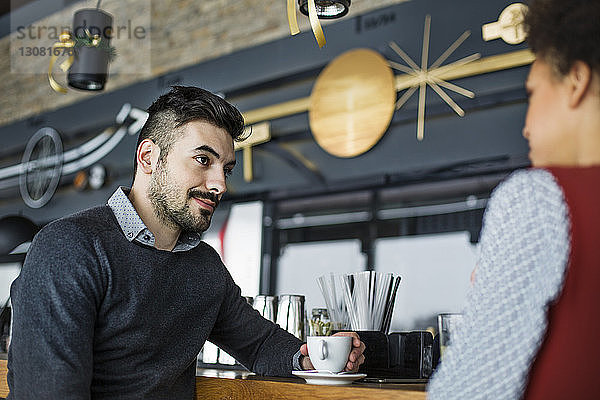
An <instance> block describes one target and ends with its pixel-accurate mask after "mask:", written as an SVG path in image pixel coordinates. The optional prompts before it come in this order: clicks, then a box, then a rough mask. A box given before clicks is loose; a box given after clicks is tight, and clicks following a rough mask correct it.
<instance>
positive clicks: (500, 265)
mask: <svg viewBox="0 0 600 400" xmlns="http://www.w3.org/2000/svg"><path fill="white" fill-rule="evenodd" d="M599 20H600V2H599V1H597V0H594V1H591V0H570V1H562V0H535V1H532V3H531V5H530V8H529V12H528V14H527V17H526V25H527V28H528V32H529V36H528V41H529V44H530V47H531V49H532V51H533V52H534V53H535V54H536V61H535V62H534V63H533V65H532V67H531V70H530V73H529V77H528V79H527V83H526V88H527V92H528V94H529V109H528V111H527V117H526V120H525V126H524V128H523V135H524V136H525V138H526V139H527V140H528V141H529V146H530V149H531V150H530V153H529V156H530V159H531V163H532V165H533V167H534V168H532V169H530V170H526V171H519V172H517V173H515V174H513V175H512V176H511V177H510V178H509V179H508V180H507V181H506V182H504V183H502V184H501V185H500V186H499V187H498V188H497V189H496V190H495V192H494V194H493V196H492V198H491V199H490V202H489V205H488V208H487V210H486V215H485V218H484V225H483V231H482V236H481V242H480V249H479V252H480V255H479V260H478V268H477V271H476V273H475V277H474V283H473V287H472V289H471V291H470V293H469V295H468V299H467V304H466V307H465V310H464V320H463V324H462V325H461V326H459V327H458V329H457V332H456V334H455V335H454V336H453V338H452V345H451V346H450V347H449V349H448V350H447V351H446V353H445V354H444V359H443V360H442V363H441V367H440V368H439V370H438V371H436V374H435V376H434V377H433V380H432V382H431V384H430V385H429V387H428V392H429V398H430V399H519V398H525V399H567V398H574V399H598V398H600V381H599V380H598V371H599V368H598V359H599V358H600V350H599V349H598V346H595V343H594V342H593V339H592V338H595V337H597V336H596V335H597V332H598V331H599V330H600V321H599V320H598V318H596V314H597V305H598V304H599V303H600V248H599V247H598V244H597V241H598V238H599V237H600V208H599V207H598V203H599V201H600V45H599V43H600V24H599V23H598V21H599Z"/></svg>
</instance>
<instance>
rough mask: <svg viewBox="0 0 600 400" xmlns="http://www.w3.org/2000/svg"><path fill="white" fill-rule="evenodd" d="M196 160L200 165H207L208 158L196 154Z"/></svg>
mask: <svg viewBox="0 0 600 400" xmlns="http://www.w3.org/2000/svg"><path fill="white" fill-rule="evenodd" d="M196 161H198V162H199V163H200V164H202V165H207V164H208V161H209V160H208V157H206V156H198V157H196Z"/></svg>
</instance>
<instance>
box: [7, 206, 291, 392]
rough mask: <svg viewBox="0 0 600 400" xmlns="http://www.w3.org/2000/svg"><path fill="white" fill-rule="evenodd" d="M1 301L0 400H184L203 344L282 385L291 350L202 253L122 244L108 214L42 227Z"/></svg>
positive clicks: (98, 211) (209, 254)
mask: <svg viewBox="0 0 600 400" xmlns="http://www.w3.org/2000/svg"><path fill="white" fill-rule="evenodd" d="M11 296H12V304H13V310H14V319H13V331H12V335H13V336H12V342H11V346H10V351H9V355H8V369H9V371H8V383H9V386H10V391H11V392H10V396H9V398H10V399H18V400H22V399H61V400H67V399H90V398H91V399H192V398H193V397H194V392H195V379H194V377H195V361H196V355H197V354H198V352H199V351H200V349H201V348H202V346H203V344H204V342H205V341H206V340H207V339H208V340H210V341H212V342H213V343H215V344H216V345H218V346H220V347H221V348H222V349H224V350H225V351H227V352H228V353H229V354H231V355H233V356H234V357H236V358H237V359H238V360H239V361H240V362H241V363H242V364H243V365H245V366H246V367H248V368H249V369H251V370H253V371H255V372H257V373H260V374H265V375H289V374H290V372H291V370H292V358H293V355H294V354H295V353H296V352H297V351H298V349H299V348H300V345H301V342H300V341H299V340H298V339H296V338H295V337H294V336H292V335H290V334H288V333H287V332H285V331H284V330H282V329H280V328H279V327H277V326H276V325H274V324H273V323H271V322H269V321H267V320H266V319H264V318H262V317H261V316H260V315H259V314H258V313H257V312H256V311H255V310H253V309H252V308H251V307H250V306H249V305H248V304H247V303H246V302H245V301H244V299H243V298H242V297H241V296H240V289H239V287H238V286H236V285H235V283H234V282H233V280H232V278H231V276H230V275H229V273H228V271H227V269H226V268H225V266H224V265H223V264H222V262H221V260H220V258H219V256H218V254H217V253H216V252H215V251H214V250H213V249H212V248H211V247H209V246H208V245H206V244H205V243H200V245H198V246H197V247H195V248H194V249H191V250H189V251H184V252H175V253H173V252H167V251H162V250H157V249H155V248H152V247H148V246H144V245H142V244H140V243H137V242H135V241H133V242H129V241H128V240H127V239H126V238H125V237H124V235H123V234H122V232H121V230H120V227H119V225H118V223H117V221H116V219H115V216H114V214H113V212H112V211H111V210H110V208H109V207H107V206H102V207H96V208H92V209H89V210H86V211H83V212H80V213H78V214H75V215H72V216H69V217H66V218H63V219H60V220H57V221H55V222H52V223H50V224H49V225H47V226H46V227H45V228H44V229H42V230H41V231H40V232H39V233H38V234H37V236H36V237H35V239H34V241H33V244H32V246H31V249H30V251H29V253H28V255H27V259H26V260H25V264H24V265H23V269H22V271H21V274H20V276H19V277H18V278H17V280H15V282H14V284H13V286H12V288H11Z"/></svg>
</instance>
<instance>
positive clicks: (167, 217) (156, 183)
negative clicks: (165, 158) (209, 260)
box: [148, 162, 219, 233]
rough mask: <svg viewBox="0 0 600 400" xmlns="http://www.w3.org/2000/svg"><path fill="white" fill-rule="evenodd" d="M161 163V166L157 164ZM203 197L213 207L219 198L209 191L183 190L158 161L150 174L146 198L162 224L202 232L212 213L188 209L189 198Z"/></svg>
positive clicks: (208, 224)
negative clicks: (154, 170) (196, 212)
mask: <svg viewBox="0 0 600 400" xmlns="http://www.w3.org/2000/svg"><path fill="white" fill-rule="evenodd" d="M161 164H162V165H161ZM182 193H185V194H184V195H183V194H182ZM194 197H195V198H200V199H207V200H210V201H211V202H213V203H214V204H215V206H214V208H216V207H217V205H218V203H219V199H218V198H217V196H216V195H215V194H213V193H210V192H202V191H200V190H194V189H191V190H183V189H181V188H180V187H179V186H178V185H177V184H176V183H175V182H173V180H172V179H171V175H170V173H169V172H168V170H167V168H166V164H165V163H163V162H159V163H158V169H157V171H156V173H155V174H154V175H152V178H151V181H150V187H149V188H148V198H149V199H150V203H151V204H152V208H153V209H154V214H155V215H156V216H157V217H158V219H159V220H160V221H161V222H163V223H164V224H166V225H168V226H170V227H173V228H180V229H181V230H182V231H187V232H199V233H200V232H204V231H205V230H207V229H208V227H209V226H210V220H211V217H212V212H211V211H209V210H205V209H202V208H201V209H200V213H199V214H195V213H192V211H191V210H190V199H193V198H194Z"/></svg>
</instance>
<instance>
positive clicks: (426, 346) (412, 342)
mask: <svg viewBox="0 0 600 400" xmlns="http://www.w3.org/2000/svg"><path fill="white" fill-rule="evenodd" d="M357 333H358V335H359V336H360V340H362V341H363V343H364V344H365V346H366V349H365V352H364V355H365V362H364V363H363V364H362V365H361V366H360V368H359V371H358V372H360V373H365V374H367V377H368V378H384V379H385V378H392V379H427V378H429V377H430V376H431V374H432V372H433V364H434V359H433V358H434V354H433V353H434V346H433V335H432V334H431V333H430V332H428V331H411V332H394V333H390V334H388V335H386V334H385V333H383V332H379V331H358V332H357Z"/></svg>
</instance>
